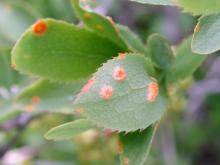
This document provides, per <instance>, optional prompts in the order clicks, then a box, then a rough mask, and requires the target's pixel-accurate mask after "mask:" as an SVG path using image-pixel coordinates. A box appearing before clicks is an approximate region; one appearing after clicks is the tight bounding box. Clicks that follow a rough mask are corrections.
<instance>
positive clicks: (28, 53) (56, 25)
mask: <svg viewBox="0 0 220 165" xmlns="http://www.w3.org/2000/svg"><path fill="white" fill-rule="evenodd" d="M118 52H123V50H122V49H120V48H119V47H118V46H117V45H116V44H114V43H113V42H111V41H110V40H108V39H107V38H104V37H101V36H99V35H97V34H95V33H93V32H91V31H88V30H86V29H83V28H80V27H77V26H74V25H70V24H68V23H65V22H62V21H55V20H53V19H44V20H41V21H38V22H37V23H36V24H35V25H33V26H32V27H31V28H29V29H28V30H27V31H26V32H25V33H24V34H23V36H22V38H21V39H20V40H19V41H18V43H17V44H16V46H15V47H14V48H13V51H12V64H16V69H18V70H19V71H21V72H24V73H27V74H32V75H37V76H41V77H43V78H46V79H50V80H55V81H59V82H61V81H65V82H70V81H74V80H76V79H81V78H84V77H87V76H89V75H90V74H91V73H93V72H94V71H95V70H96V69H97V67H99V65H100V64H101V63H103V62H104V61H106V60H107V59H109V58H111V57H112V56H114V55H117V54H118Z"/></svg>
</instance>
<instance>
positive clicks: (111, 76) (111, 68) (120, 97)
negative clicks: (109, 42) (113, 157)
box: [74, 54, 166, 132]
mask: <svg viewBox="0 0 220 165" xmlns="http://www.w3.org/2000/svg"><path fill="white" fill-rule="evenodd" d="M148 71H149V70H148V62H147V60H146V59H145V58H144V56H140V55H137V54H126V55H124V56H123V58H122V57H120V56H119V57H118V58H114V59H112V60H109V61H108V62H107V63H106V64H104V65H103V67H101V68H100V69H99V70H98V72H97V73H96V74H95V75H94V77H93V81H89V83H88V84H87V85H86V86H87V87H89V88H86V89H87V90H82V92H81V94H80V95H79V97H78V98H77V99H76V100H75V103H74V108H75V109H78V108H82V109H83V110H84V112H83V113H82V115H84V116H85V117H87V118H88V119H89V120H91V121H93V122H94V123H96V124H97V125H98V126H101V127H104V128H110V129H112V130H118V131H127V132H129V131H135V130H138V129H144V128H147V127H148V126H149V125H151V124H152V123H154V122H156V121H157V120H159V119H160V117H161V116H162V115H163V114H164V112H165V110H166V99H165V98H164V96H163V94H162V91H161V90H160V89H158V85H157V82H156V80H155V79H153V78H151V76H150V75H149V73H148ZM91 82H92V83H91Z"/></svg>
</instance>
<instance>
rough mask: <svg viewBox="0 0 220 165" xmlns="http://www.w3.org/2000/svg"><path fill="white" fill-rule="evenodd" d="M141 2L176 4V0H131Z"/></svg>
mask: <svg viewBox="0 0 220 165" xmlns="http://www.w3.org/2000/svg"><path fill="white" fill-rule="evenodd" d="M131 1H136V2H140V3H146V4H151V5H170V6H173V5H176V3H175V0H131Z"/></svg>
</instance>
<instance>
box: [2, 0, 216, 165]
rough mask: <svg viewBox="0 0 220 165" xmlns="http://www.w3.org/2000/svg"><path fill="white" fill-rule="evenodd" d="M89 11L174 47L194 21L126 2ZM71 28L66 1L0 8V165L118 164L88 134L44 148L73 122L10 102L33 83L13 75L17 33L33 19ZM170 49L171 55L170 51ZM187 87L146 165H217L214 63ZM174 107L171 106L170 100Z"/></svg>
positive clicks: (112, 148) (101, 1)
mask: <svg viewBox="0 0 220 165" xmlns="http://www.w3.org/2000/svg"><path fill="white" fill-rule="evenodd" d="M97 2H98V3H97V4H98V6H96V11H97V12H99V13H101V14H103V15H109V16H111V17H112V18H113V20H114V21H115V22H117V23H120V24H123V25H127V26H129V27H130V28H131V29H132V30H133V31H134V32H135V33H136V34H138V35H139V36H140V37H141V39H142V40H143V41H146V38H147V37H148V36H149V35H150V34H152V33H160V34H163V35H165V36H166V37H167V38H168V39H169V41H170V43H172V44H173V45H175V46H178V44H179V43H181V41H182V40H183V39H184V38H186V37H187V36H189V35H191V33H192V31H193V28H194V26H195V23H196V21H197V19H198V18H196V17H192V16H191V15H189V14H187V13H182V12H181V10H180V9H178V8H176V7H163V6H148V5H141V4H138V3H134V2H131V1H128V0H120V1H118V0H97ZM45 17H50V18H56V19H60V20H65V21H67V22H70V23H75V24H78V23H79V22H78V20H77V18H76V16H75V15H74V12H73V11H72V8H71V5H70V1H69V0H16V1H14V0H1V1H0V112H1V115H0V158H1V164H3V165H31V164H34V165H74V164H76V165H77V164H80V165H93V164H94V165H99V164H100V165H108V164H109V165H114V164H117V163H118V155H117V137H116V136H115V135H114V134H113V135H110V134H109V133H108V131H104V132H103V131H100V130H89V131H88V132H85V133H83V134H81V135H79V136H78V137H77V138H74V139H72V140H71V141H58V142H53V141H47V140H46V139H45V138H44V137H43V134H44V133H45V132H46V131H47V130H48V129H49V128H51V127H54V126H56V125H59V124H61V123H64V122H68V121H72V120H74V119H75V118H77V116H73V115H65V114H58V113H53V114H51V113H48V112H40V113H34V114H32V113H28V112H22V111H20V110H23V109H22V107H21V108H19V107H14V104H13V99H14V98H15V97H16V95H17V94H18V93H19V92H20V91H22V89H24V87H25V86H27V85H29V84H31V83H32V82H34V81H35V80H36V79H35V78H33V77H27V76H24V75H22V74H19V73H17V72H16V71H14V70H13V69H12V67H13V66H12V67H11V64H10V50H11V48H12V47H13V45H14V44H15V42H16V41H17V40H18V38H19V36H20V35H21V34H22V33H23V32H24V31H25V29H26V28H27V27H28V26H30V25H31V24H33V23H34V22H35V21H36V20H38V19H40V18H45ZM175 46H174V48H175ZM181 83H182V87H183V88H185V87H186V86H188V85H189V84H192V87H191V88H190V89H189V90H188V91H187V92H185V93H184V96H183V97H180V98H176V104H175V105H174V106H173V108H172V109H171V110H170V112H169V113H167V115H166V116H165V117H164V119H163V120H162V122H161V126H160V129H159V131H158V133H157V135H156V138H155V140H154V144H153V149H152V150H151V153H150V157H149V160H148V162H147V165H219V164H220V141H219V139H220V131H219V128H220V102H219V100H220V94H219V93H220V57H219V56H218V52H217V53H215V54H213V55H211V56H209V58H208V59H207V60H206V62H205V63H204V64H203V65H202V66H201V67H200V69H199V70H198V71H197V72H196V73H195V75H194V79H193V78H189V80H188V81H187V82H181ZM174 99H175V98H174Z"/></svg>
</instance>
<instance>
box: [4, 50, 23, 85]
mask: <svg viewBox="0 0 220 165" xmlns="http://www.w3.org/2000/svg"><path fill="white" fill-rule="evenodd" d="M10 51H11V50H10V49H9V48H5V49H3V48H2V49H0V87H1V86H2V87H4V88H7V89H9V88H10V87H11V86H12V85H15V84H19V85H21V84H20V83H21V82H22V81H23V80H24V78H23V77H22V76H21V75H19V74H18V73H17V72H16V71H14V69H13V68H12V67H11V62H10V58H11V55H10Z"/></svg>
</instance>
